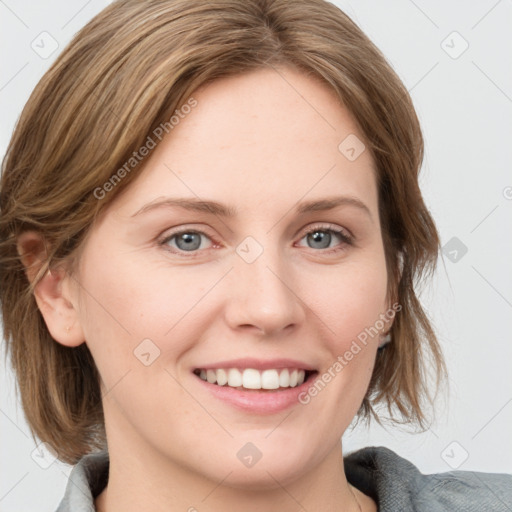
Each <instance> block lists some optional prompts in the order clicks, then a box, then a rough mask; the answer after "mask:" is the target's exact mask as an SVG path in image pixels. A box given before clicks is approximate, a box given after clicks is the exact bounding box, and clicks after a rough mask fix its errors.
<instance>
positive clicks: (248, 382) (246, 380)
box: [242, 368, 261, 389]
mask: <svg viewBox="0 0 512 512" xmlns="http://www.w3.org/2000/svg"><path fill="white" fill-rule="evenodd" d="M242 387H244V388H247V389H261V375H260V372H259V371H258V370H253V369H252V368H247V369H245V370H244V373H243V375H242Z"/></svg>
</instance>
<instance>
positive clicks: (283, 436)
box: [73, 69, 391, 486]
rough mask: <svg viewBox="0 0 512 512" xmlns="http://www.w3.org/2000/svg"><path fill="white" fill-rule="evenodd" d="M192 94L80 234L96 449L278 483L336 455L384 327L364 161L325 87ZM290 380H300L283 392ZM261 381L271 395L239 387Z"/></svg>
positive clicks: (257, 78)
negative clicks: (83, 237) (102, 432)
mask: <svg viewBox="0 0 512 512" xmlns="http://www.w3.org/2000/svg"><path fill="white" fill-rule="evenodd" d="M193 96H194V98H195V100H196V101H197V105H196V106H195V107H194V108H193V109H191V111H190V113H188V114H187V115H185V116H183V118H182V119H181V118H180V121H179V124H177V125H176V126H174V128H173V129H172V132H171V133H170V135H169V136H168V137H167V138H163V140H162V142H160V143H158V144H157V146H156V147H155V148H153V149H152V150H151V153H150V155H149V156H148V157H146V160H145V161H144V162H143V164H144V166H145V167H144V170H143V172H142V173H141V174H140V176H138V178H137V180H136V181H135V182H133V183H132V184H131V185H130V187H128V188H127V189H126V191H125V192H124V193H123V194H122V195H121V196H119V197H118V198H116V200H115V201H114V202H113V203H112V204H111V205H110V206H109V208H108V209H107V210H106V212H105V214H104V215H103V216H102V217H100V218H99V220H98V222H97V223H96V224H95V225H94V226H93V227H92V228H91V231H90V236H89V237H88V239H87V241H86V242H85V245H84V249H83V253H82V256H81V260H80V265H79V269H78V274H77V276H76V279H77V281H74V282H75V283H80V286H78V284H76V288H75V292H74V293H75V295H74V297H75V299H74V304H73V305H74V307H75V309H76V311H77V315H78V316H77V322H79V325H80V326H81V329H82V331H83V336H84V339H85V340H86V343H87V345H88V346H89V348H90V350H91V352H92V355H93V357H94V359H95V361H96V364H97V366H98V369H99V372H100V375H101V379H102V388H103V400H104V410H105V417H106V425H107V434H108V436H109V449H110V450H111V452H113V451H114V450H116V449H117V450H118V451H119V450H125V452H126V456H127V457H128V456H131V457H134V458H137V459H139V460H141V459H145V458H147V457H150V458H151V459H152V460H158V461H160V463H162V464H164V463H165V464H167V465H170V466H175V467H176V468H180V471H183V470H187V469H188V470H190V471H191V472H192V473H193V474H199V475H201V476H204V477H207V478H210V479H212V480H214V481H216V482H218V481H220V479H222V478H224V477H226V476H227V475H228V474H229V478H228V479H227V480H226V483H230V484H231V485H234V486H251V485H252V486H258V485H259V486H262V485H275V480H273V478H274V479H276V480H278V481H279V482H280V483H281V484H282V485H285V484H286V482H288V481H291V480H293V479H296V478H299V477H300V476H302V475H305V474H306V473H307V472H308V471H310V470H311V469H312V468H314V467H317V466H318V465H319V464H320V463H323V462H325V461H326V460H329V458H331V460H332V458H333V457H336V456H338V455H336V454H339V440H340V437H341V435H342V433H343V432H344V430H345V429H346V427H347V426H348V425H349V423H350V422H351V420H352V419H353V417H354V415H355V413H356V412H357V410H358V409H359V406H360V405H361V401H362V399H363V397H364V395H365V392H366V389H367V387H368V384H369V380H370V377H371V374H372V370H373V366H374V359H375V354H376V349H377V345H378V336H376V335H375V326H377V328H378V329H380V332H385V331H387V330H388V329H389V327H390V326H391V322H390V321H389V320H386V321H385V322H383V320H382V319H383V318H384V316H383V313H385V312H386V311H387V310H389V307H390V304H389V303H388V302H387V300H386V285H387V274H386V265H385V258H384V249H383V242H382V235H381V231H380V221H379V216H378V204H377V188H376V180H375V171H374V168H373V162H372V159H371V156H370V152H369V151H368V150H364V147H363V146H362V145H361V144H362V143H361V141H360V140H361V139H362V136H361V135H360V132H359V131H358V128H357V127H356V124H355V123H354V122H353V120H352V118H351V117H350V115H349V114H348V112H347V111H346V110H345V109H344V108H342V107H341V106H340V104H339V103H338V102H337V100H336V98H335V97H334V96H333V94H332V93H331V92H330V91H329V89H327V88H326V86H324V85H322V84H320V83H319V82H317V81H313V80H312V79H310V78H307V77H306V76H305V75H303V74H299V73H298V72H296V71H293V70H291V69H281V70H280V71H279V73H278V72H276V71H274V70H265V71H257V72H252V73H249V74H244V75H241V76H237V77H234V78H229V79H222V80H218V81H216V82H214V83H212V84H210V85H209V86H207V87H204V88H202V89H200V90H199V91H197V93H195V94H194V95H193ZM357 137H358V138H359V139H358V138H357ZM155 140H157V139H156V138H155ZM340 144H341V146H340ZM132 172H136V171H135V170H134V171H132ZM341 198H345V199H344V200H341ZM177 200H179V201H182V202H183V203H182V205H181V206H180V205H179V204H177V203H174V201H177ZM338 200H339V203H338ZM331 201H332V203H331V204H330V206H331V207H329V208H327V207H326V206H329V204H327V203H329V202H331ZM324 202H325V204H324ZM210 203H215V205H214V206H211V205H210ZM331 230H332V231H331ZM336 231H339V232H340V233H341V234H337V233H336ZM308 232H312V233H311V234H309V235H308ZM315 232H316V235H315ZM379 319H380V320H379ZM383 325H384V327H383V328H382V326H383ZM370 328H373V330H369V329H370ZM365 329H366V331H365ZM368 333H370V334H368ZM363 340H364V342H363ZM207 369H210V370H211V371H210V372H205V371H204V370H207ZM216 369H218V370H224V372H222V371H221V372H215V371H214V370H216ZM251 369H252V371H251ZM285 369H288V375H289V379H287V378H286V372H285V371H284V370H285ZM201 370H203V372H202V373H203V377H204V376H205V373H206V376H207V378H209V379H210V380H212V377H213V376H215V378H218V379H219V380H220V383H222V384H224V380H225V378H228V377H229V381H228V383H227V384H224V385H222V386H221V385H220V384H219V383H212V382H207V381H204V380H203V379H202V378H201V375H200V374H201ZM245 370H249V371H245ZM255 370H256V371H255ZM264 370H267V371H266V372H264ZM295 370H298V371H297V373H296V377H294V372H295ZM300 370H309V371H312V370H314V371H315V372H316V373H314V374H313V375H312V377H310V378H309V379H308V380H307V381H306V382H305V383H304V384H302V385H300V386H299V387H293V388H290V387H289V386H290V384H291V385H293V384H294V380H295V379H296V378H298V379H299V382H300V379H301V376H302V375H301V372H300ZM198 374H199V375H198ZM307 375H309V373H306V374H305V376H307ZM329 376H330V378H329ZM261 381H263V384H264V385H265V386H266V387H270V388H272V387H275V386H276V385H279V389H277V390H276V389H266V390H261V389H260V390H258V389H248V388H246V387H245V386H248V387H249V388H258V387H259V386H261ZM241 383H242V384H243V387H242V388H240V384H241ZM315 383H316V386H317V387H316V393H315V391H314V390H313V389H312V388H311V386H313V384H315ZM230 384H231V386H230ZM286 386H288V387H286ZM235 388H238V389H235ZM244 389H245V391H244ZM308 389H309V392H308ZM128 454H129V455H128ZM269 474H270V475H272V478H271V477H270V476H269Z"/></svg>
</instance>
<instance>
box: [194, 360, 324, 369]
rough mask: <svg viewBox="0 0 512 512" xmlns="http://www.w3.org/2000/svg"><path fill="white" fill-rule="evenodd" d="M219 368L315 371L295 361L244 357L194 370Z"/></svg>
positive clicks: (301, 362) (305, 364)
mask: <svg viewBox="0 0 512 512" xmlns="http://www.w3.org/2000/svg"><path fill="white" fill-rule="evenodd" d="M219 368H254V369H255V370H270V369H276V370H277V369H282V368H298V369H299V370H308V371H315V368H314V367H313V366H311V365H310V364H307V363H304V362H303V361H297V360H296V359H286V358H280V359H267V360H264V359H256V358H253V357H244V358H240V359H230V360H229V361H217V362H215V363H209V364H205V365H202V366H197V367H196V368H195V369H196V370H197V369H203V370H216V369H219Z"/></svg>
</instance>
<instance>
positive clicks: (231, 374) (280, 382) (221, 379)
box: [199, 368, 306, 389]
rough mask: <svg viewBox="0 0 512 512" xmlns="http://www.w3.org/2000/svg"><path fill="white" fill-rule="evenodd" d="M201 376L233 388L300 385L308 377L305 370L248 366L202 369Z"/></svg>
mask: <svg viewBox="0 0 512 512" xmlns="http://www.w3.org/2000/svg"><path fill="white" fill-rule="evenodd" d="M199 377H200V378H201V379H202V380H205V381H207V382H209V383H210V384H217V385H219V386H224V385H226V384H227V385H228V386H229V387H232V388H239V387H243V388H246V389H279V388H288V387H290V388H294V387H296V386H300V385H301V384H302V383H303V382H304V380H305V377H306V372H305V370H297V369H293V370H289V369H288V368H285V369H283V370H274V369H270V370H263V371H261V372H260V371H259V370H255V369H254V368H246V369H244V370H243V371H240V370H238V369H237V368H228V369H222V368H220V369H218V370H214V369H208V370H200V372H199Z"/></svg>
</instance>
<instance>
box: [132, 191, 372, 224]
mask: <svg viewBox="0 0 512 512" xmlns="http://www.w3.org/2000/svg"><path fill="white" fill-rule="evenodd" d="M173 206H177V207H179V208H184V209H186V210H190V211H195V212H203V213H210V214H213V215H218V216H220V217H226V218H233V217H236V215H237V213H238V212H237V210H236V209H235V208H233V207H230V206H227V205H224V204H222V203H219V202H217V201H207V200H204V199H198V198H194V197H191V198H185V197H164V198H162V199H160V198H158V199H156V200H154V201H151V202H149V203H147V204H145V205H144V206H142V207H141V208H140V209H139V210H137V211H136V212H135V213H134V214H133V215H131V217H136V216H137V215H140V214H142V213H145V212H148V211H151V210H155V209H156V208H162V207H173ZM338 206H352V207H356V208H358V209H360V210H361V211H363V212H366V214H367V215H368V216H369V217H370V219H371V220H372V222H373V217H372V214H371V212H370V209H369V208H368V207H367V206H366V205H365V204H364V203H363V202H362V201H361V200H360V199H358V198H356V197H352V196H333V197H325V198H323V199H317V200H312V201H305V202H303V203H300V204H299V205H298V206H297V207H296V208H295V212H296V213H298V214H304V213H309V212H318V211H328V210H333V209H334V208H337V207H338Z"/></svg>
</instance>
